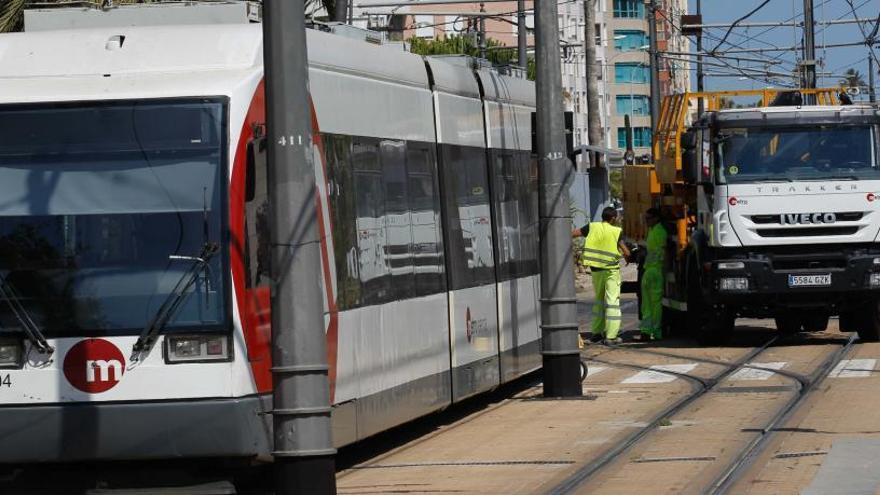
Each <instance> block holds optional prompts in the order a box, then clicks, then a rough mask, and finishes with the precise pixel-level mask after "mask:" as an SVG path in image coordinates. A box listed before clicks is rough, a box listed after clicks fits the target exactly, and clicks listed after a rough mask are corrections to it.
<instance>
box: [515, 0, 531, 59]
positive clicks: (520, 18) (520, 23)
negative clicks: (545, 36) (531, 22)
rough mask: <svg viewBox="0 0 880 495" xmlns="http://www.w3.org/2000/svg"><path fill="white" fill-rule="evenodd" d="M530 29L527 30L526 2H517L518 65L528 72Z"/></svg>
mask: <svg viewBox="0 0 880 495" xmlns="http://www.w3.org/2000/svg"><path fill="white" fill-rule="evenodd" d="M528 36H529V35H528V29H526V1H525V0H517V1H516V63H517V64H518V65H519V66H520V67H522V68H523V69H526V70H528V68H529V59H528V54H527V53H526V47H527V46H528V42H529V38H528Z"/></svg>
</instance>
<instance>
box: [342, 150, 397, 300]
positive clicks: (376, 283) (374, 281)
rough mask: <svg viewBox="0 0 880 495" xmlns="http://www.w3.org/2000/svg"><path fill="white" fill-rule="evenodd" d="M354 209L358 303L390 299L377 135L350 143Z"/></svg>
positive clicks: (389, 277)
mask: <svg viewBox="0 0 880 495" xmlns="http://www.w3.org/2000/svg"><path fill="white" fill-rule="evenodd" d="M351 159H352V169H353V173H354V182H355V195H356V199H355V205H356V207H355V210H356V215H357V217H356V220H355V224H356V228H357V243H358V249H357V252H358V256H357V257H358V274H359V275H360V280H361V284H362V299H361V303H362V304H379V303H383V302H387V301H389V300H391V272H390V270H389V268H388V263H387V262H386V258H385V253H386V245H387V244H388V241H387V237H386V235H387V233H386V230H385V222H386V217H385V197H384V196H385V195H384V187H383V180H382V166H381V162H380V161H379V142H378V140H377V139H372V138H361V137H356V138H354V139H353V143H352V152H351Z"/></svg>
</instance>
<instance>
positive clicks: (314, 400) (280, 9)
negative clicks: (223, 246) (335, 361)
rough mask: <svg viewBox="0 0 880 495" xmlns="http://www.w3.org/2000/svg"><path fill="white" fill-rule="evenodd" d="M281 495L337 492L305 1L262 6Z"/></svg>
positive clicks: (277, 471)
mask: <svg viewBox="0 0 880 495" xmlns="http://www.w3.org/2000/svg"><path fill="white" fill-rule="evenodd" d="M263 8H264V10H263V44H264V50H263V57H264V64H265V70H266V74H265V81H266V127H267V132H268V143H269V150H268V151H269V156H268V179H269V184H270V187H269V225H270V228H271V230H270V235H271V249H272V259H271V270H272V281H273V285H272V349H273V350H272V360H273V361H272V364H273V367H272V376H273V381H274V392H273V409H272V424H273V436H274V449H275V450H274V452H273V456H274V458H275V462H274V475H275V493H276V494H278V495H287V494H293V493H310V494H311V493H315V494H332V493H336V473H335V471H336V469H335V459H334V456H335V454H336V450H335V449H334V448H333V441H332V437H331V431H330V388H329V381H328V377H327V371H328V367H327V342H326V337H325V334H324V315H323V314H322V309H321V308H322V307H323V301H322V299H321V294H322V292H321V271H320V270H321V258H320V253H319V239H318V231H317V224H316V220H317V214H316V210H315V194H316V193H315V169H314V157H313V155H312V132H311V122H312V116H311V105H310V97H309V82H308V77H309V74H308V52H307V49H306V31H305V24H304V21H305V19H304V10H303V9H304V7H303V1H302V0H268V1H266V2H265V3H264V6H263Z"/></svg>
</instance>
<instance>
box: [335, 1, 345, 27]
mask: <svg viewBox="0 0 880 495" xmlns="http://www.w3.org/2000/svg"><path fill="white" fill-rule="evenodd" d="M346 17H348V0H336V3H335V8H334V9H333V20H334V21H336V22H345V20H346Z"/></svg>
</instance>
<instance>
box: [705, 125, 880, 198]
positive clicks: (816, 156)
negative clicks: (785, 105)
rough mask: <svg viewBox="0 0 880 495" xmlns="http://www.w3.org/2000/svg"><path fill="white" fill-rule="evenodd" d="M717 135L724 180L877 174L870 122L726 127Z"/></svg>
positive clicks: (879, 170)
mask: <svg viewBox="0 0 880 495" xmlns="http://www.w3.org/2000/svg"><path fill="white" fill-rule="evenodd" d="M716 141H718V142H719V145H718V146H717V148H716V149H717V157H716V163H717V164H718V167H717V169H716V170H717V171H718V179H719V182H721V183H722V184H723V183H740V182H753V181H768V180H779V181H792V180H834V179H840V180H857V179H869V178H874V179H880V168H878V163H877V153H876V135H875V130H874V128H873V127H872V126H869V125H863V126H858V125H856V126H830V125H828V126H809V127H808V126H800V127H751V128H746V127H742V128H724V129H721V130H720V131H719V132H718V134H717V135H716Z"/></svg>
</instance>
